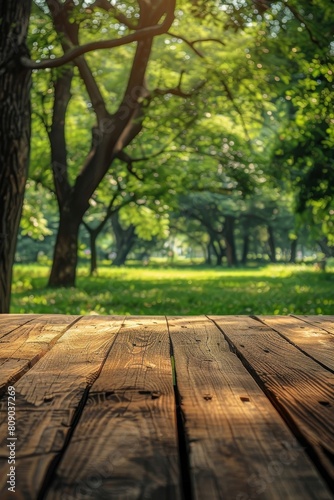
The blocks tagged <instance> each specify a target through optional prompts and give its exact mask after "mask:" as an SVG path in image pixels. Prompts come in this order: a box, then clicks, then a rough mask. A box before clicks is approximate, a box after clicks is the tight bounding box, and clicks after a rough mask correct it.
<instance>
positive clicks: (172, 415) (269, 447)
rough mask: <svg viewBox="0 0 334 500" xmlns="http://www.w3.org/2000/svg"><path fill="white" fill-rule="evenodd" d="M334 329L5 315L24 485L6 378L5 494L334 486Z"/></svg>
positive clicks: (265, 320)
mask: <svg viewBox="0 0 334 500" xmlns="http://www.w3.org/2000/svg"><path fill="white" fill-rule="evenodd" d="M331 330H332V332H334V322H333V321H332V318H331V317H290V316H289V317H262V316H260V317H259V318H258V319H254V318H250V317H247V316H239V317H236V316H214V317H210V318H206V317H205V316H201V317H185V318H176V317H170V318H167V320H166V318H163V317H158V318H155V317H127V318H124V317H108V316H86V317H81V318H80V317H76V316H62V315H58V316H57V315H49V316H48V315H45V316H44V315H43V316H42V315H41V316H38V315H29V316H28V315H26V316H24V315H0V349H1V351H0V352H1V354H0V382H1V383H2V384H3V387H4V388H6V387H7V386H8V385H11V384H12V385H14V387H15V390H16V402H15V403H16V436H17V441H16V463H15V466H16V492H15V494H13V493H11V492H9V491H8V489H7V488H8V485H7V484H6V480H7V478H6V474H7V473H8V467H9V465H8V462H7V458H8V448H7V442H8V440H7V437H8V430H7V393H6V392H5V391H4V390H3V392H2V394H1V393H0V397H1V399H0V498H1V500H7V498H8V499H13V498H14V499H15V500H16V499H27V500H34V499H37V500H44V499H45V500H60V499H61V500H63V499H65V500H70V499H71V500H73V499H96V500H99V499H101V500H104V499H112V500H114V499H117V500H121V499H122V500H123V499H124V500H130V499H131V500H134V499H138V500H139V499H160V498H161V499H166V500H167V499H171V500H174V499H175V500H181V499H185V500H192V499H196V500H202V499H205V500H206V499H210V500H211V499H213V500H215V499H227V500H257V499H259V500H272V499H273V500H275V499H277V500H278V499H281V498H284V499H287V500H299V499H300V500H304V499H305V500H309V499H314V500H318V499H320V500H322V499H323V500H327V499H328V500H330V499H332V500H333V499H334V494H333V492H334V459H333V457H334V373H333V372H334V370H333V340H332V339H333V335H332V332H331ZM172 372H173V373H172ZM173 380H174V383H175V384H176V386H175V387H174V388H173Z"/></svg>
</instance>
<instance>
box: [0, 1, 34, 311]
mask: <svg viewBox="0 0 334 500" xmlns="http://www.w3.org/2000/svg"><path fill="white" fill-rule="evenodd" d="M30 9H31V0H6V1H2V2H1V3H0V24H1V30H0V137H1V140H0V313H6V312H9V306H10V295H11V281H12V268H13V263H14V257H15V250H16V240H17V234H18V229H19V224H20V218H21V213H22V206H23V198H24V190H25V184H26V179H27V173H28V161H29V152H30V116H31V113H30V84H31V71H30V70H27V69H25V68H23V67H22V66H21V64H20V58H21V57H22V56H26V57H27V56H29V53H28V49H27V46H26V36H27V30H28V24H29V16H30Z"/></svg>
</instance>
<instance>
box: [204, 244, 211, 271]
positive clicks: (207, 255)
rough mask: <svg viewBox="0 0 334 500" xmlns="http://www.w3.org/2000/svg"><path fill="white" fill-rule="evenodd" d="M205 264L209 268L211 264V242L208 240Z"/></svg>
mask: <svg viewBox="0 0 334 500" xmlns="http://www.w3.org/2000/svg"><path fill="white" fill-rule="evenodd" d="M205 263H206V264H208V265H209V266H211V264H212V240H211V239H210V241H209V243H208V244H207V247H206V259H205Z"/></svg>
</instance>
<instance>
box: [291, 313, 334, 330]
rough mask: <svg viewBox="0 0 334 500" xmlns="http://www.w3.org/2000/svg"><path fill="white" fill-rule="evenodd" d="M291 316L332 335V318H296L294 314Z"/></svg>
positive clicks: (333, 328) (333, 317)
mask: <svg viewBox="0 0 334 500" xmlns="http://www.w3.org/2000/svg"><path fill="white" fill-rule="evenodd" d="M293 316H294V317H295V318H298V319H300V320H302V321H305V322H306V323H310V324H311V325H314V326H317V327H318V328H322V329H323V330H326V332H328V333H331V334H332V333H334V316H306V315H305V316H297V315H295V314H294V315H293Z"/></svg>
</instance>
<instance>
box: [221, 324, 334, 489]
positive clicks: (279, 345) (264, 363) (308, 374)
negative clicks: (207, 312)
mask: <svg viewBox="0 0 334 500" xmlns="http://www.w3.org/2000/svg"><path fill="white" fill-rule="evenodd" d="M212 319H213V320H214V321H215V323H216V324H217V325H218V326H219V327H220V328H221V330H222V332H223V333H224V335H225V336H226V337H227V338H228V340H229V341H230V343H231V345H233V348H234V349H235V350H236V352H237V354H238V355H239V356H240V357H241V359H242V360H243V362H244V364H246V366H247V367H248V369H249V370H250V371H251V372H252V373H253V374H254V375H255V377H256V379H257V381H258V382H259V383H260V384H261V386H262V388H263V389H264V390H265V392H266V393H267V395H268V396H269V397H270V399H271V400H272V402H273V403H274V405H275V406H276V408H278V409H279V411H280V412H281V413H282V414H283V415H284V416H285V418H286V419H287V421H288V422H289V423H290V425H291V427H294V428H295V430H296V431H297V433H298V435H299V436H301V437H302V438H303V440H305V443H306V444H307V446H308V447H309V448H310V450H311V451H312V453H314V454H315V455H316V457H317V460H318V463H319V465H320V466H321V467H322V468H323V471H324V473H325V474H326V475H328V476H329V480H330V481H331V482H332V483H333V484H334V463H333V460H332V457H334V390H333V388H334V373H332V372H331V371H329V370H326V369H325V368H324V367H323V366H321V365H320V364H318V363H317V362H315V361H314V360H313V359H311V358H310V357H309V356H305V354H303V353H302V352H301V351H300V350H298V349H297V348H296V347H295V346H293V345H292V344H290V343H289V342H287V340H285V339H284V338H282V336H281V335H279V334H278V333H277V332H276V331H274V330H273V329H272V327H273V325H271V326H272V327H268V326H267V325H265V324H263V323H261V322H260V321H257V320H255V319H252V318H248V317H242V316H230V317H228V316H221V317H212ZM279 324H280V323H279V320H277V325H276V326H275V328H279Z"/></svg>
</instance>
